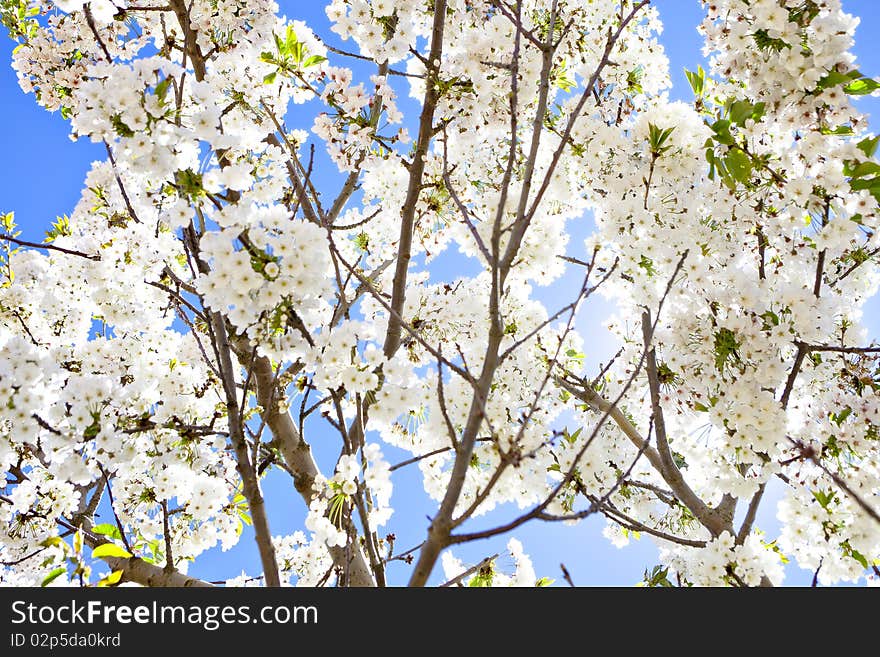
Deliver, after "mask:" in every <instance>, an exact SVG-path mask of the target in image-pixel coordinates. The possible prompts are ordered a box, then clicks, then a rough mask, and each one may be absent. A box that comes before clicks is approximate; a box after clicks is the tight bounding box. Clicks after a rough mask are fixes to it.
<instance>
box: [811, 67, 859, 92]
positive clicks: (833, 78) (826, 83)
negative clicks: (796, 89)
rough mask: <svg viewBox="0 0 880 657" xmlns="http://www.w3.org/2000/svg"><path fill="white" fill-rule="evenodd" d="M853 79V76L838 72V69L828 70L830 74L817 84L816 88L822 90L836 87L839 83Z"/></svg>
mask: <svg viewBox="0 0 880 657" xmlns="http://www.w3.org/2000/svg"><path fill="white" fill-rule="evenodd" d="M851 81H852V78H850V77H849V76H848V75H844V74H843V73H838V72H837V71H828V74H827V75H825V77H823V78H822V79H821V80H819V82H818V83H817V84H816V88H817V89H820V90H824V89H830V88H831V87H836V86H837V85H839V84H846V83H849V82H851Z"/></svg>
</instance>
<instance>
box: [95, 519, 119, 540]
mask: <svg viewBox="0 0 880 657" xmlns="http://www.w3.org/2000/svg"><path fill="white" fill-rule="evenodd" d="M92 533H93V534H100V535H102V536H108V537H110V538H115V539H116V540H117V541H121V540H122V533H121V532H120V531H119V528H118V527H117V526H116V525H111V524H110V523H108V522H105V523H102V524H100V525H95V526H94V527H93V528H92Z"/></svg>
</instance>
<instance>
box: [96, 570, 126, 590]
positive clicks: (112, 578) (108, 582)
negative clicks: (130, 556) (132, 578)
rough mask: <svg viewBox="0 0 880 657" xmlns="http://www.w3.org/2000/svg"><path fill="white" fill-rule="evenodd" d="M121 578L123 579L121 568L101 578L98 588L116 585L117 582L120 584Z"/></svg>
mask: <svg viewBox="0 0 880 657" xmlns="http://www.w3.org/2000/svg"><path fill="white" fill-rule="evenodd" d="M121 579H122V571H121V570H114V571H113V572H112V573H110V574H109V575H107V577H104V578H103V579H101V580H100V581H99V582H98V588H104V587H107V586H115V585H116V584H119V580H121Z"/></svg>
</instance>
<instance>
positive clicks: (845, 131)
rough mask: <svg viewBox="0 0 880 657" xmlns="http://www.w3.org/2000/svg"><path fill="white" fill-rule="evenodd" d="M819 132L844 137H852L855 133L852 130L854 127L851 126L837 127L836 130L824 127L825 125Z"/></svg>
mask: <svg viewBox="0 0 880 657" xmlns="http://www.w3.org/2000/svg"><path fill="white" fill-rule="evenodd" d="M819 132H821V133H822V134H823V135H843V136H847V135H851V134H853V133H854V132H855V131H854V130H853V129H852V126H849V125H841V126H837V127H836V128H834V129H832V128H829V127H828V126H824V125H823V126H822V127H821V128H819Z"/></svg>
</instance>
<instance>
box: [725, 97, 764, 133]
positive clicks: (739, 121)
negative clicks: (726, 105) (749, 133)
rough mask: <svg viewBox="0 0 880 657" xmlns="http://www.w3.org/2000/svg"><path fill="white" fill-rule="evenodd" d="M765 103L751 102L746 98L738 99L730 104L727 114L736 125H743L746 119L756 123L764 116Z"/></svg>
mask: <svg viewBox="0 0 880 657" xmlns="http://www.w3.org/2000/svg"><path fill="white" fill-rule="evenodd" d="M765 108H766V104H765V103H757V104H754V105H753V104H752V103H750V102H749V101H747V100H738V101H736V102H734V103H732V104H731V105H730V110H729V111H728V116H729V117H730V120H731V121H732V122H733V123H735V124H736V125H738V126H741V127H742V126H744V125H745V124H746V121H748V120H749V119H753V120H754V121H755V122H756V123H757V122H758V121H760V120H761V117H762V116H764V110H765Z"/></svg>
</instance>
